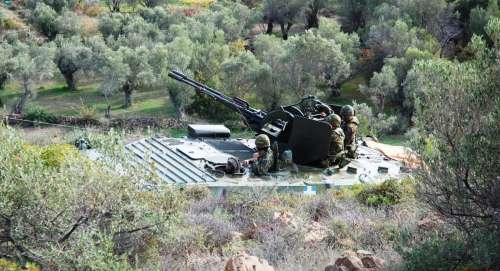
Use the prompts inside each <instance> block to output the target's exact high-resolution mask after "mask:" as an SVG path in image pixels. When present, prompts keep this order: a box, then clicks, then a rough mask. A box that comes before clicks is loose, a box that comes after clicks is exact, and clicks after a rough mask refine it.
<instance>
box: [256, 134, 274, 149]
mask: <svg viewBox="0 0 500 271" xmlns="http://www.w3.org/2000/svg"><path fill="white" fill-rule="evenodd" d="M255 146H256V147H257V149H265V148H269V146H271V140H269V137H268V136H267V135H265V134H260V135H258V136H257V137H256V138H255Z"/></svg>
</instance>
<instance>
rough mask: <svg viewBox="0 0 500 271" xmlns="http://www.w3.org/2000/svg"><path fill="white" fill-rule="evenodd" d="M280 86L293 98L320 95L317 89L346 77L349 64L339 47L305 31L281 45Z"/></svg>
mask: <svg viewBox="0 0 500 271" xmlns="http://www.w3.org/2000/svg"><path fill="white" fill-rule="evenodd" d="M285 52H286V54H285V56H284V58H283V60H282V61H284V63H285V70H284V73H283V74H282V76H284V77H285V78H286V80H284V84H285V85H286V88H287V89H288V90H289V91H290V92H291V93H293V95H294V96H295V97H296V98H302V97H304V96H306V95H316V94H318V93H320V92H319V91H318V90H319V88H320V87H322V86H323V87H325V86H329V85H335V84H336V83H337V82H338V81H340V80H343V79H345V78H347V77H348V76H349V74H350V72H351V70H350V65H349V63H348V62H347V60H346V57H345V56H344V54H343V53H342V50H341V46H340V45H339V44H336V43H334V42H332V41H329V40H327V39H325V38H322V37H320V36H319V35H317V34H314V33H313V32H310V31H307V32H306V33H304V34H303V35H297V36H294V37H292V38H290V40H288V41H287V42H286V43H285Z"/></svg>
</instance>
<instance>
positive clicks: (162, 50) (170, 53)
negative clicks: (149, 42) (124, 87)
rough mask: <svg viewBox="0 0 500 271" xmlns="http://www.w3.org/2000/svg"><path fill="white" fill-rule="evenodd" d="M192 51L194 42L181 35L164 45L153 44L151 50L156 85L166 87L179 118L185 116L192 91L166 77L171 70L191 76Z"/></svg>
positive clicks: (191, 97)
mask: <svg viewBox="0 0 500 271" xmlns="http://www.w3.org/2000/svg"><path fill="white" fill-rule="evenodd" d="M193 53H194V44H193V43H192V42H191V40H190V39H189V38H187V37H183V36H180V37H177V38H175V39H174V40H173V41H172V42H170V43H168V44H166V45H158V46H155V47H154V48H153V49H152V51H151V65H152V67H153V69H154V73H155V74H156V75H157V76H158V81H157V86H158V87H162V88H163V87H164V88H166V90H167V92H168V96H169V98H170V100H171V101H172V103H173V104H174V106H175V107H176V109H177V113H178V115H179V117H180V118H181V119H182V118H185V116H186V108H187V107H188V106H189V105H190V104H191V102H192V99H193V95H194V91H193V90H192V89H190V88H187V87H186V86H185V85H184V84H182V83H179V82H177V81H176V80H173V79H172V78H170V77H168V73H169V72H170V71H171V70H179V71H182V72H184V73H186V74H187V75H189V76H192V74H191V72H190V71H189V70H188V67H189V65H190V63H191V61H192V56H193Z"/></svg>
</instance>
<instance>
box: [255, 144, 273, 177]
mask: <svg viewBox="0 0 500 271" xmlns="http://www.w3.org/2000/svg"><path fill="white" fill-rule="evenodd" d="M273 163H274V155H273V151H272V150H271V149H270V148H268V149H267V151H265V152H264V153H263V154H261V155H260V156H259V158H258V159H257V160H256V161H254V162H253V163H252V167H251V169H252V173H253V174H254V175H256V176H263V175H267V174H268V173H269V169H271V167H272V166H273Z"/></svg>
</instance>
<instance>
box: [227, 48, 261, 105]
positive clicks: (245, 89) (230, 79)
mask: <svg viewBox="0 0 500 271" xmlns="http://www.w3.org/2000/svg"><path fill="white" fill-rule="evenodd" d="M263 69H264V66H263V65H262V64H261V63H260V62H259V60H257V58H255V56H254V54H252V53H250V52H242V53H241V54H239V55H237V56H235V57H232V58H230V59H228V60H227V61H225V62H224V63H223V64H222V70H223V75H224V80H222V82H223V87H224V89H225V91H226V92H227V93H229V94H231V95H233V96H238V97H244V96H246V95H247V94H248V93H252V91H254V90H255V88H256V84H257V82H258V80H259V78H260V76H261V74H262V72H263Z"/></svg>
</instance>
